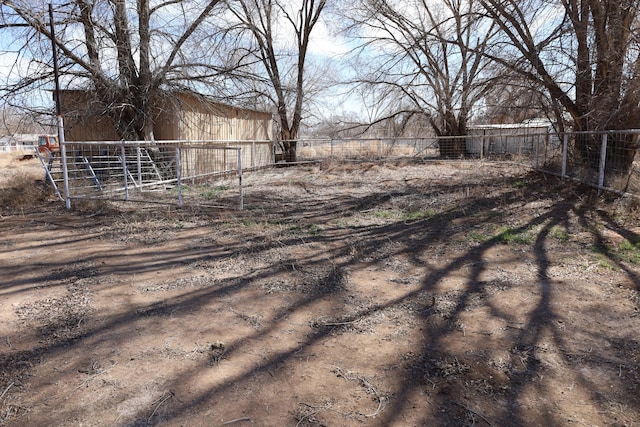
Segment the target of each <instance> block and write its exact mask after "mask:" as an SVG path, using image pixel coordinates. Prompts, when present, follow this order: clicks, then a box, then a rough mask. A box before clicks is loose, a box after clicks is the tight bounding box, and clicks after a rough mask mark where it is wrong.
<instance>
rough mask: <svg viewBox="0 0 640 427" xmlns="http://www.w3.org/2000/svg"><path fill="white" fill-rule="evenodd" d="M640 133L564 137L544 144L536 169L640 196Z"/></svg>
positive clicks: (539, 152)
mask: <svg viewBox="0 0 640 427" xmlns="http://www.w3.org/2000/svg"><path fill="white" fill-rule="evenodd" d="M639 138H640V131H639V130H628V131H603V132H574V133H566V134H561V135H559V136H558V138H555V139H554V143H553V144H546V145H544V144H542V145H540V147H539V149H538V156H537V158H536V164H535V165H534V167H536V168H537V169H540V170H542V171H545V172H549V173H553V174H556V175H559V176H562V177H564V178H570V179H573V180H575V181H578V182H582V183H585V184H587V185H591V186H594V187H597V188H598V189H599V190H600V191H602V190H606V191H612V192H615V193H618V194H626V195H631V196H635V197H638V196H640V163H639V162H638V161H637V160H636V153H637V151H638V148H639V145H638V141H639Z"/></svg>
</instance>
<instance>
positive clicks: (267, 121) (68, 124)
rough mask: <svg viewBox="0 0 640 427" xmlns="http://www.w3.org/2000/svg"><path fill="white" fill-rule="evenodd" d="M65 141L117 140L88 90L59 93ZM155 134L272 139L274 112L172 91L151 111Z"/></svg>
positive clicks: (172, 137) (181, 137) (159, 136)
mask: <svg viewBox="0 0 640 427" xmlns="http://www.w3.org/2000/svg"><path fill="white" fill-rule="evenodd" d="M60 100H61V106H62V114H63V116H64V120H65V140H67V141H70V142H71V141H117V140H119V139H120V138H119V136H118V134H117V132H116V130H115V126H114V124H113V122H112V121H111V118H109V117H108V116H106V115H104V114H103V113H102V107H101V106H100V105H99V104H98V103H97V102H95V101H94V98H93V97H92V95H91V93H89V92H86V91H80V90H66V91H63V92H62V93H61V97H60ZM153 116H154V117H155V121H154V125H153V134H154V138H155V139H156V140H158V141H211V142H213V141H252V140H262V141H264V140H269V141H270V140H271V139H272V130H273V116H272V114H271V113H269V112H264V111H258V110H251V109H246V108H238V107H234V106H231V105H226V104H222V103H218V102H213V101H210V100H208V99H207V98H205V97H203V96H198V95H195V94H190V93H177V94H172V96H171V102H168V103H166V104H165V105H162V110H159V111H156V112H154V113H153Z"/></svg>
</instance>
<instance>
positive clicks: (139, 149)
mask: <svg viewBox="0 0 640 427" xmlns="http://www.w3.org/2000/svg"><path fill="white" fill-rule="evenodd" d="M141 150H142V149H141V148H140V142H138V146H137V147H136V163H137V166H138V185H140V186H141V185H142V159H141V153H140V151H141ZM140 188H142V187H140Z"/></svg>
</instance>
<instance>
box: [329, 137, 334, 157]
mask: <svg viewBox="0 0 640 427" xmlns="http://www.w3.org/2000/svg"><path fill="white" fill-rule="evenodd" d="M329 157H331V159H333V138H331V154H329Z"/></svg>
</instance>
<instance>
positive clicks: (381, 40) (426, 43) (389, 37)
mask: <svg viewBox="0 0 640 427" xmlns="http://www.w3.org/2000/svg"><path fill="white" fill-rule="evenodd" d="M476 8H477V5H476V2H475V1H474V0H468V1H466V0H441V1H439V2H432V1H427V0H411V1H405V2H401V1H394V0H361V1H359V2H358V8H357V9H356V10H357V12H356V13H355V18H354V19H353V24H352V31H354V32H355V35H356V36H357V37H358V39H360V40H361V41H362V43H363V44H362V51H361V56H364V57H365V58H366V59H365V61H364V62H367V63H369V64H375V65H374V67H373V69H371V67H369V71H368V73H367V74H365V75H361V77H360V79H359V80H360V81H361V82H362V83H364V84H366V85H370V86H374V87H375V88H377V89H376V90H377V99H378V100H379V101H380V102H387V103H392V104H393V105H391V106H390V108H388V111H389V112H390V113H391V114H398V113H402V114H406V113H407V112H416V113H422V114H425V115H426V116H427V117H428V120H429V122H430V124H431V127H432V128H433V130H434V131H435V133H436V134H437V135H438V136H462V135H465V134H466V129H467V123H468V120H469V117H470V114H471V111H472V108H473V106H474V105H475V104H476V103H477V102H478V100H479V99H481V97H482V92H483V90H484V88H486V85H487V84H489V81H488V80H486V79H484V78H483V71H484V68H485V66H486V65H487V61H486V58H485V57H484V56H483V55H482V53H483V51H484V50H485V49H486V46H487V44H488V43H489V41H490V40H491V37H492V35H493V34H494V27H493V26H494V24H493V23H492V22H491V21H483V20H480V19H479V18H478V17H479V15H477V14H476V13H475V12H476ZM440 152H441V154H442V155H443V156H445V157H459V156H462V155H465V145H464V139H463V138H452V139H446V140H444V141H443V142H442V143H441V146H440Z"/></svg>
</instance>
